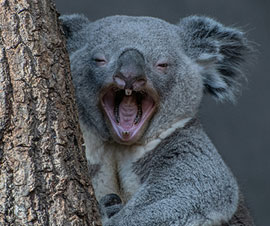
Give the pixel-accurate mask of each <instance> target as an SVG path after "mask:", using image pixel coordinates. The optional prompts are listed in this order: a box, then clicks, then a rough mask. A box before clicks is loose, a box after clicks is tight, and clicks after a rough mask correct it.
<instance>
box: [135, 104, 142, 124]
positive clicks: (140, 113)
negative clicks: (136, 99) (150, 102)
mask: <svg viewBox="0 0 270 226" xmlns="http://www.w3.org/2000/svg"><path fill="white" fill-rule="evenodd" d="M141 117H142V106H141V105H138V112H137V115H136V118H135V120H134V123H135V124H137V123H138V122H139V121H140V119H141Z"/></svg>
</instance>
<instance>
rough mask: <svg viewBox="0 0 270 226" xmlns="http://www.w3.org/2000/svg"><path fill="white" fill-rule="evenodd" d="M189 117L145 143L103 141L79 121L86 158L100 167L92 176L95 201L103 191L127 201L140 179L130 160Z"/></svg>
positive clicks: (142, 153) (169, 133) (136, 157)
mask: <svg viewBox="0 0 270 226" xmlns="http://www.w3.org/2000/svg"><path fill="white" fill-rule="evenodd" d="M190 119H191V118H186V119H182V120H179V121H177V122H176V123H174V124H172V125H171V126H170V127H169V128H168V129H166V130H165V131H163V132H161V133H160V134H159V135H158V136H157V137H155V138H153V139H152V140H151V141H149V142H147V143H146V144H144V145H133V146H125V145H118V144H110V143H106V142H104V141H102V140H101V139H100V138H99V136H98V135H96V134H95V133H94V132H93V131H91V130H89V129H88V128H87V127H86V126H85V125H84V124H83V123H80V125H81V129H82V132H83V136H84V141H85V146H86V157H87V160H88V162H89V163H90V164H92V165H98V166H99V170H98V172H97V174H96V175H95V176H94V177H93V178H92V183H93V187H94V190H95V195H96V198H97V200H100V198H102V197H103V196H104V195H106V194H110V193H116V194H118V195H119V196H120V197H121V199H122V200H123V201H124V202H126V201H128V200H129V199H130V197H131V196H132V195H133V194H134V193H135V192H136V190H137V189H138V188H139V186H140V179H139V177H138V176H137V175H136V174H135V173H134V172H133V170H132V165H133V163H134V162H136V161H137V160H138V159H140V158H141V157H142V156H143V155H144V154H146V153H147V152H149V151H151V150H153V149H154V148H156V147H157V146H158V145H159V144H160V142H161V141H162V140H163V139H165V138H166V137H168V136H170V135H171V134H172V133H173V132H174V131H175V130H176V129H177V128H182V127H184V126H185V125H186V123H187V122H188V121H189V120H190Z"/></svg>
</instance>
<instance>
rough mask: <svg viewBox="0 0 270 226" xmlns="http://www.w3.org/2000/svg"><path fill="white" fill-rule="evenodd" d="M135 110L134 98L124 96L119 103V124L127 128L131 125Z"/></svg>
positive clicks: (135, 113)
mask: <svg viewBox="0 0 270 226" xmlns="http://www.w3.org/2000/svg"><path fill="white" fill-rule="evenodd" d="M137 111H138V108H137V103H136V98H135V97H134V96H124V98H123V100H122V101H121V103H120V105H119V116H120V125H121V126H122V127H123V128H124V129H129V128H131V127H132V126H133V123H134V120H135V118H136V115H137Z"/></svg>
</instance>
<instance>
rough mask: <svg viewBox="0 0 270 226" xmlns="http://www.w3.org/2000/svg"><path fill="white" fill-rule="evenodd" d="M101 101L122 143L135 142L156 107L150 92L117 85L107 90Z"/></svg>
mask: <svg viewBox="0 0 270 226" xmlns="http://www.w3.org/2000/svg"><path fill="white" fill-rule="evenodd" d="M101 103H102V107H103V109H104V111H105V112H106V114H107V116H108V118H109V121H110V123H111V125H112V128H113V131H114V132H115V134H116V136H117V138H118V140H120V142H122V143H133V142H135V141H136V140H137V139H138V138H139V137H140V135H141V133H142V132H143V130H144V128H145V127H146V125H147V122H148V121H149V119H150V118H151V116H152V115H153V113H154V111H155V109H156V102H155V101H154V97H153V96H152V95H150V92H146V91H132V90H129V89H126V90H124V89H119V88H116V87H110V88H109V89H108V90H107V92H105V94H104V95H103V96H102V98H101Z"/></svg>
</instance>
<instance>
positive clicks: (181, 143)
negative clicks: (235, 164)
mask: <svg viewBox="0 0 270 226" xmlns="http://www.w3.org/2000/svg"><path fill="white" fill-rule="evenodd" d="M61 20H62V23H63V27H64V31H65V34H66V36H67V48H68V51H69V54H70V61H71V70H72V76H73V82H74V85H75V89H76V98H77V103H78V107H79V114H80V120H81V125H82V127H83V128H84V129H83V131H84V136H85V138H86V137H88V135H86V133H88V132H89V131H90V132H91V134H92V133H93V134H95V135H96V136H97V137H98V138H96V139H98V141H97V143H99V142H100V143H99V144H101V145H102V146H104V147H106V150H104V153H106V152H109V151H112V150H114V152H117V153H118V154H115V156H119V155H122V154H123V151H124V152H125V153H124V154H125V155H126V154H127V155H128V152H129V151H130V150H133V149H131V148H132V147H131V148H130V149H129V148H128V147H126V146H125V145H121V144H117V143H115V141H114V140H113V137H112V135H111V131H110V128H109V126H108V123H107V121H106V119H105V116H104V114H103V112H102V111H101V109H100V102H99V94H100V91H101V90H102V89H103V88H104V87H106V86H107V85H108V84H111V83H112V82H113V75H114V74H115V71H116V70H117V65H118V59H119V57H120V56H121V54H122V53H123V52H124V51H126V50H128V49H135V50H137V51H138V52H139V53H140V54H141V55H142V56H143V58H144V59H145V64H146V67H145V68H144V70H145V72H146V75H147V79H148V81H149V82H151V84H152V86H153V87H154V88H155V90H156V91H157V93H158V94H159V101H160V102H159V106H158V110H157V112H156V113H155V114H154V116H153V118H152V119H151V121H150V124H149V126H148V127H147V128H146V130H145V132H144V134H143V136H142V137H141V138H140V139H139V140H138V141H137V142H136V144H132V145H133V146H134V145H145V144H147V143H148V142H149V141H152V140H155V139H156V138H158V137H159V135H160V134H161V133H162V132H163V131H167V130H168V129H170V128H171V126H172V125H173V123H175V122H177V121H179V120H182V119H185V118H192V120H191V121H190V122H189V123H188V124H187V125H186V126H185V127H184V128H180V129H177V130H176V131H175V132H174V133H172V134H171V135H169V136H168V137H166V138H164V139H162V140H161V141H160V143H159V145H158V146H157V147H156V148H154V149H153V150H150V151H149V152H147V153H145V154H144V155H143V156H142V157H140V158H139V159H136V161H135V160H134V162H132V170H133V173H135V174H136V175H137V176H138V178H139V181H140V185H139V188H138V189H137V190H136V192H135V193H134V194H132V196H131V198H128V199H127V200H124V201H125V202H126V203H125V205H124V207H123V208H122V206H121V208H122V209H121V208H119V209H121V210H119V212H118V213H116V214H115V213H114V212H113V213H114V214H112V215H113V216H111V217H108V216H107V218H106V216H104V219H103V220H104V221H103V223H104V225H105V226H113V225H115V226H116V225H118V226H133V225H144V226H148V225H149V226H155V225H156V226H162V225H164V226H165V225H166V226H168V225H170V226H174V225H175V226H176V225H177V226H179V225H221V224H222V223H228V222H229V221H230V220H231V219H232V217H233V215H234V214H235V212H236V210H237V208H238V205H239V195H238V194H239V191H238V185H237V182H236V180H235V178H234V176H233V175H232V173H231V172H230V170H229V169H228V167H227V166H226V165H225V163H224V162H223V160H222V159H221V157H220V155H219V154H218V152H217V151H216V149H215V147H214V146H213V144H212V143H211V141H210V140H209V138H208V137H207V135H206V134H205V133H204V131H203V129H202V127H201V125H200V123H199V122H198V120H197V117H196V115H197V111H198V108H199V105H200V103H201V99H202V96H203V93H204V92H205V91H208V92H209V93H210V94H212V95H213V96H214V97H216V98H218V99H219V100H221V101H222V100H231V101H233V100H234V98H235V94H236V93H237V92H238V82H239V80H240V78H241V77H242V71H241V67H240V66H241V63H243V62H244V61H245V57H246V55H247V52H248V51H249V49H250V48H249V46H248V42H247V40H246V39H245V37H244V34H243V33H242V32H240V31H239V30H237V29H233V28H227V27H225V26H223V25H222V24H220V23H218V22H216V21H214V20H212V19H209V18H206V17H197V16H192V17H187V18H184V19H182V20H181V21H180V23H179V24H177V25H173V24H170V23H167V22H165V21H163V20H160V19H156V18H151V17H128V16H113V17H107V18H104V19H101V20H97V21H95V22H89V21H88V20H87V19H86V18H85V17H83V16H81V15H71V16H62V17H61ZM100 55H102V56H104V58H106V61H107V63H106V65H105V66H102V67H99V66H97V62H96V61H95V58H96V56H100ZM159 61H162V62H163V61H165V62H166V63H167V64H168V67H167V68H166V69H165V70H164V71H158V70H157V68H156V65H157V63H158V62H159ZM168 134H170V133H168ZM91 136H92V135H91ZM86 143H87V142H86ZM110 145H111V146H110ZM99 146H100V145H99ZM109 147H113V148H109ZM87 150H91V147H90V144H88V149H87ZM134 150H136V149H134ZM100 153H101V152H100ZM119 153H120V154H119ZM91 154H94V153H91V152H90V153H88V154H87V155H88V156H91ZM110 156H114V155H110ZM112 158H113V159H110V161H115V162H114V163H113V164H112V165H111V167H112V169H114V170H115V171H116V172H115V176H116V177H119V172H118V171H117V169H118V168H117V166H118V165H119V162H117V158H116V157H112ZM100 159H103V156H100ZM94 164H99V163H94ZM101 164H102V162H101ZM104 167H105V168H106V165H105V166H104V165H103V168H102V169H103V170H104ZM95 177H98V174H96V176H95ZM130 178H131V177H130ZM132 178H133V177H132ZM117 180H120V181H119V183H118V186H119V187H120V188H119V190H121V189H123V188H122V187H121V183H123V182H125V181H121V178H120V179H119V178H118V179H117ZM119 195H120V196H121V194H120V192H119ZM121 205H122V204H121ZM101 206H102V205H101ZM103 207H104V208H106V206H103ZM103 207H102V208H103ZM109 208H111V209H113V210H114V209H118V207H117V208H114V207H112V206H110V207H109ZM117 211H118V210H117ZM106 212H108V211H104V210H102V213H106ZM109 212H110V211H109ZM250 224H251V225H252V223H250ZM235 225H241V222H240V223H239V224H235Z"/></svg>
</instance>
